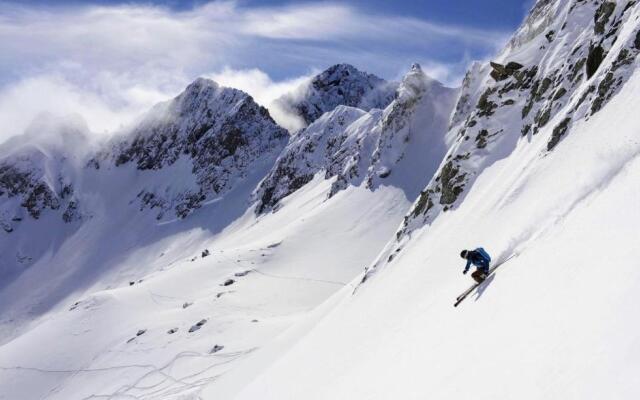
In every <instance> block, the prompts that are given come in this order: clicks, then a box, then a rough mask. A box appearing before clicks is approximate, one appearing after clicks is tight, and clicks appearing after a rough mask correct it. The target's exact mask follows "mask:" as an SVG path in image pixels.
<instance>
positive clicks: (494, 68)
mask: <svg viewBox="0 0 640 400" xmlns="http://www.w3.org/2000/svg"><path fill="white" fill-rule="evenodd" d="M639 38H640V4H638V3H637V2H635V1H625V0H623V1H616V2H613V1H588V0H587V1H585V0H573V1H566V0H539V1H538V2H537V3H536V5H535V6H534V8H533V9H532V11H531V13H530V15H529V17H528V18H527V19H526V21H525V22H524V23H523V25H522V27H521V28H520V29H519V30H518V31H517V32H516V33H515V35H514V37H513V39H512V40H511V41H510V42H509V43H508V45H507V46H506V47H505V49H504V50H503V51H502V52H501V53H500V54H499V55H497V56H496V58H495V61H493V63H492V64H489V63H487V64H486V65H484V64H476V65H474V66H473V67H472V68H471V69H470V71H469V73H468V74H467V77H466V79H465V81H464V86H463V88H462V90H461V94H460V97H459V101H458V105H457V106H456V108H455V109H456V111H455V113H454V115H453V116H452V120H451V124H450V125H451V129H450V130H449V132H448V133H447V138H450V139H451V140H452V143H451V147H450V149H449V150H448V152H447V154H446V156H445V157H444V158H443V160H442V162H441V164H440V166H439V168H438V170H437V172H436V173H435V174H434V176H433V177H432V178H431V180H430V182H429V184H428V185H427V186H426V187H425V189H424V190H423V193H422V194H421V196H420V197H419V198H418V199H417V201H416V202H415V203H414V205H413V206H412V210H411V211H410V213H409V214H408V215H407V216H406V217H405V220H404V222H403V223H402V224H401V225H400V227H399V230H398V232H397V235H396V237H394V238H392V239H391V240H390V242H389V243H388V244H387V246H385V248H384V249H383V250H382V251H381V253H380V255H379V256H378V258H377V260H376V262H374V263H373V264H372V265H371V266H370V268H368V270H367V272H366V273H365V274H364V275H363V276H361V278H366V279H361V280H360V282H359V283H358V286H357V288H356V290H352V288H345V289H344V290H343V291H341V293H339V294H337V295H335V296H334V297H332V298H331V299H330V300H329V301H328V302H327V303H325V304H324V305H323V306H322V307H319V308H317V309H316V310H315V312H314V313H312V314H310V315H309V316H308V317H307V319H306V320H305V324H304V325H303V324H300V325H299V326H298V330H297V331H291V332H290V334H289V335H288V336H283V337H281V338H280V340H279V341H278V343H277V345H276V346H280V347H285V348H287V349H288V352H287V353H286V354H285V355H284V356H272V358H271V364H269V365H268V366H267V367H266V368H265V369H263V370H261V371H259V373H256V374H255V378H254V380H253V381H252V382H251V383H250V384H249V385H248V386H246V387H244V389H243V390H242V391H241V393H239V394H237V393H236V395H235V396H233V397H231V398H234V399H253V398H256V397H260V398H263V399H279V400H282V399H298V398H305V399H361V398H362V399H363V398H366V399H389V398H403V399H423V398H437V399H465V398H479V399H496V398H499V399H509V398H524V399H539V398H553V399H560V398H579V399H598V398H603V397H614V398H620V399H633V398H636V397H637V396H638V393H640V392H639V389H638V388H639V385H638V379H636V377H635V375H636V373H637V371H638V370H640V363H639V360H640V353H639V351H638V349H639V347H638V337H639V332H640V331H639V326H638V323H637V320H636V318H635V315H636V311H635V309H634V307H635V304H637V302H638V301H640V294H639V293H640V292H639V290H638V289H639V287H638V282H640V280H639V279H640V272H639V271H638V268H637V262H636V258H637V257H636V254H635V253H636V249H637V248H638V246H639V245H640V242H639V241H638V235H637V226H638V224H639V223H640V207H638V199H640V191H639V186H638V185H637V181H638V177H640V158H639V155H640V141H639V140H638V127H640V115H638V113H637V111H636V106H635V103H636V102H637V99H638V93H640V91H639V90H640V73H639V72H638V71H639V69H638V64H639V63H640V60H639V59H638V53H639V52H640V41H639ZM478 246H483V247H484V248H485V249H486V250H487V251H488V252H489V253H490V254H491V255H492V257H493V260H494V263H497V262H500V261H503V260H506V259H507V258H508V257H509V256H512V255H514V257H513V258H511V259H509V261H507V262H506V263H505V264H503V265H502V266H501V267H500V269H498V270H497V272H496V274H495V275H493V276H491V277H489V279H488V280H487V281H485V282H484V283H483V284H482V285H481V286H480V287H479V288H478V289H477V290H475V291H474V292H473V293H472V294H471V296H469V298H467V299H466V300H465V302H463V303H462V305H460V306H459V307H458V308H454V307H452V306H453V304H454V302H455V298H456V295H458V294H460V293H461V292H462V291H463V290H464V289H466V288H467V287H468V286H469V285H470V284H471V280H470V279H466V278H465V277H463V275H462V274H461V273H460V272H461V271H462V269H463V267H464V260H462V259H461V258H460V257H459V256H458V254H459V253H460V250H461V249H465V248H466V249H469V248H475V247H478ZM383 267H384V268H383ZM263 354H268V351H267V350H263ZM259 356H260V354H256V355H255V357H256V359H258V357H259ZM265 357H266V355H265ZM215 387H216V386H215V385H212V386H211V390H210V391H205V392H204V394H205V398H213V395H214V394H215ZM207 396H208V397H207Z"/></svg>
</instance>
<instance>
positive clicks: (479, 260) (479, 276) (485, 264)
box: [460, 247, 491, 283]
mask: <svg viewBox="0 0 640 400" xmlns="http://www.w3.org/2000/svg"><path fill="white" fill-rule="evenodd" d="M460 257H462V258H464V259H465V260H467V265H466V266H465V267H464V271H462V273H463V274H465V275H466V273H467V272H469V267H471V264H473V265H475V266H476V268H477V269H476V270H475V272H473V273H472V274H471V277H472V278H473V279H474V280H475V281H476V282H478V283H481V282H482V281H484V280H485V279H487V276H488V275H489V263H491V256H490V255H489V253H487V252H486V251H485V249H483V248H482V247H478V248H477V249H475V250H462V252H460Z"/></svg>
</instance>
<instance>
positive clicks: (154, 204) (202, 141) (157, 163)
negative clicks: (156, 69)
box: [90, 78, 289, 219]
mask: <svg viewBox="0 0 640 400" xmlns="http://www.w3.org/2000/svg"><path fill="white" fill-rule="evenodd" d="M288 138H289V136H288V134H287V132H286V131H285V130H284V129H282V128H281V127H279V126H278V125H276V123H275V122H274V121H273V119H272V118H271V117H270V115H269V113H268V111H267V110H266V109H265V108H264V107H262V106H259V105H258V104H256V103H255V102H254V101H253V99H252V98H251V97H250V96H249V95H247V94H246V93H244V92H242V91H239V90H236V89H231V88H224V87H220V86H218V85H217V84H216V83H215V82H213V81H211V80H208V79H203V78H200V79H198V80H196V81H195V82H193V83H192V84H191V85H189V86H188V87H187V88H186V90H185V91H184V92H183V93H182V94H180V95H179V96H178V97H176V98H175V99H173V100H171V101H169V102H167V103H163V104H159V105H158V106H156V107H155V108H154V109H153V110H151V112H149V113H148V114H147V115H146V116H145V117H144V118H143V120H142V121H141V122H140V123H139V124H138V125H137V126H135V127H134V128H133V129H132V130H131V132H129V133H127V139H126V140H125V141H123V142H121V143H117V144H115V145H114V146H113V149H112V150H109V151H108V152H107V153H103V154H102V155H101V156H100V157H98V158H96V159H94V160H92V162H90V165H91V166H93V167H95V168H97V169H99V168H101V167H105V166H106V167H108V168H113V167H119V168H122V167H127V166H135V168H136V169H137V170H139V171H146V172H150V171H162V172H161V174H160V175H164V176H163V178H166V174H167V173H169V174H171V177H172V179H169V180H166V179H160V180H158V179H154V178H152V177H151V178H150V177H149V175H153V174H146V175H147V177H145V179H143V180H142V182H141V183H140V191H139V193H138V194H137V197H138V199H137V201H138V203H139V204H140V208H141V209H146V208H150V209H157V210H158V211H157V214H156V216H157V218H158V219H163V218H165V217H166V218H171V217H176V216H177V217H178V218H184V217H186V216H187V215H189V214H190V213H191V212H193V210H195V209H197V208H199V207H201V206H202V204H204V203H206V202H208V201H215V200H216V199H219V198H220V197H221V196H223V195H224V194H225V193H226V192H228V191H229V190H231V189H232V188H233V187H234V185H235V184H236V183H237V182H238V181H239V180H241V179H243V178H245V177H246V176H247V174H248V172H249V171H252V170H255V169H256V168H257V167H258V165H262V164H265V165H266V164H268V163H270V162H273V160H274V159H275V157H277V155H278V154H279V152H280V151H281V150H282V149H283V148H284V146H285V144H286V143H287V140H288ZM103 160H104V161H103ZM105 161H106V162H105ZM179 176H182V179H176V178H177V177H179Z"/></svg>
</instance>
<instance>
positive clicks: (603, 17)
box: [593, 1, 616, 35]
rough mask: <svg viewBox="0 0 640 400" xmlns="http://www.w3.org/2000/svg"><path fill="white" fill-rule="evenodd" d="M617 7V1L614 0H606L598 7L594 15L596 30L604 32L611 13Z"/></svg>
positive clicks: (596, 31) (599, 32)
mask: <svg viewBox="0 0 640 400" xmlns="http://www.w3.org/2000/svg"><path fill="white" fill-rule="evenodd" d="M615 8H616V3H615V2H613V1H605V2H604V3H602V4H601V5H600V7H598V9H597V10H596V13H595V15H594V16H593V20H594V22H595V25H594V28H593V29H594V32H595V33H596V34H598V35H601V34H603V33H604V28H605V26H606V25H607V23H608V22H609V18H610V17H611V14H613V10H615Z"/></svg>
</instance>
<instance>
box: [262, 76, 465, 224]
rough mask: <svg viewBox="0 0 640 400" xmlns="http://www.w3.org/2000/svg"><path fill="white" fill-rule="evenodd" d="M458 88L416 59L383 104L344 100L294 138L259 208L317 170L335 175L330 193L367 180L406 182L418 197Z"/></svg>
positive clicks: (440, 147)
mask: <svg viewBox="0 0 640 400" xmlns="http://www.w3.org/2000/svg"><path fill="white" fill-rule="evenodd" d="M338 67H339V66H336V69H339V68H338ZM456 94H457V90H456V89H449V88H445V87H444V86H443V85H442V84H441V83H439V82H437V81H435V80H433V79H431V78H429V77H428V76H427V75H426V74H424V72H423V71H422V69H421V68H420V66H419V65H418V64H414V65H412V67H411V69H410V70H409V71H408V72H407V74H406V75H405V77H404V78H403V80H402V82H401V83H400V85H399V86H398V87H397V92H396V95H394V100H393V101H392V102H391V103H390V104H389V105H388V106H387V107H386V108H385V109H384V110H382V111H381V110H371V111H369V112H368V113H367V112H365V111H364V110H362V109H360V108H355V107H348V106H337V107H336V108H334V109H333V110H332V111H330V112H327V113H325V114H323V115H322V117H320V118H319V119H317V120H316V121H315V122H313V123H312V124H311V125H309V126H308V127H307V128H306V129H304V130H302V131H300V132H298V133H297V134H296V135H295V136H294V137H293V138H292V140H291V142H290V143H289V145H288V146H287V148H286V149H285V151H284V152H283V154H282V155H281V156H280V158H279V159H278V162H277V163H276V166H275V167H274V169H273V170H272V171H271V172H270V173H269V175H267V177H266V178H265V179H264V181H263V182H262V183H261V185H260V187H259V188H258V189H257V191H256V198H257V200H258V207H257V211H258V212H264V211H265V210H271V209H273V208H274V207H275V206H276V205H277V204H278V202H279V201H280V200H282V199H283V198H284V197H286V196H288V195H290V194H291V193H293V192H295V191H296V190H298V189H300V188H301V187H302V186H304V185H305V184H307V183H308V182H310V181H311V180H312V179H313V177H314V176H315V175H316V174H318V173H321V174H323V176H324V178H325V179H334V181H333V183H332V186H331V189H330V191H329V192H328V193H327V196H328V197H331V196H333V195H335V194H336V193H338V192H339V191H341V190H344V189H346V188H347V187H348V186H350V185H354V186H359V185H361V184H363V183H364V185H365V186H366V187H367V188H369V189H372V190H374V189H376V188H377V187H378V186H379V185H383V184H384V185H390V186H394V187H399V188H401V189H402V190H403V191H404V192H405V194H406V196H407V198H408V199H413V198H414V197H415V196H417V194H418V192H419V190H420V189H422V187H423V186H424V185H425V184H426V183H427V180H426V179H427V177H428V176H429V174H430V173H433V171H434V170H435V168H436V167H437V166H438V164H439V163H440V160H441V158H442V156H443V155H444V153H445V151H446V146H445V139H444V132H445V129H446V124H447V121H448V118H449V115H450V113H451V110H452V108H453V104H454V102H455V98H456Z"/></svg>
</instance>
